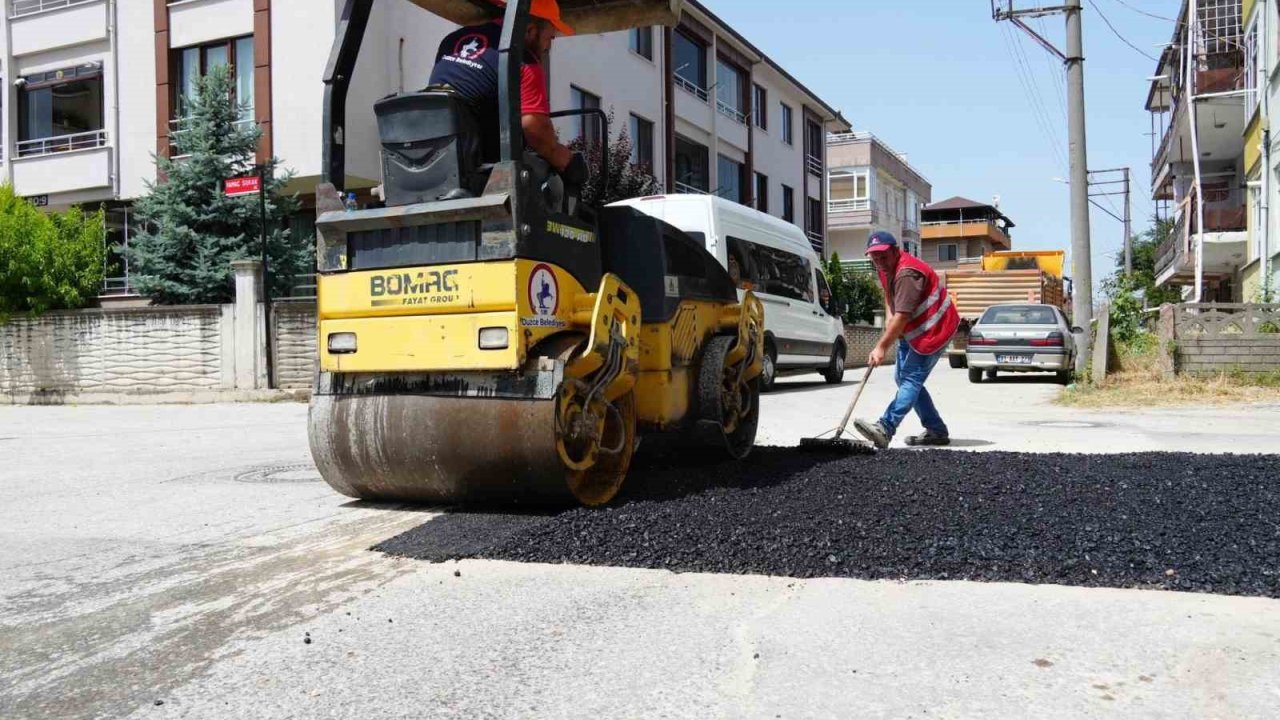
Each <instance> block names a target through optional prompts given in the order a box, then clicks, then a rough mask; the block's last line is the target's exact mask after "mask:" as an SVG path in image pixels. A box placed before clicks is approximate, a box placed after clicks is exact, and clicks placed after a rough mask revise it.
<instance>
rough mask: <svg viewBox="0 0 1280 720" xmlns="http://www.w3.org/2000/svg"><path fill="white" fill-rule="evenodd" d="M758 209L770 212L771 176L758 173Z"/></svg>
mask: <svg viewBox="0 0 1280 720" xmlns="http://www.w3.org/2000/svg"><path fill="white" fill-rule="evenodd" d="M756 209H757V210H759V211H760V212H762V213H767V212H769V176H768V175H761V174H760V173H756Z"/></svg>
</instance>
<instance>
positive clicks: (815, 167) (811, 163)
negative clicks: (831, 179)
mask: <svg viewBox="0 0 1280 720" xmlns="http://www.w3.org/2000/svg"><path fill="white" fill-rule="evenodd" d="M804 166H805V167H806V168H808V170H809V173H810V174H813V175H817V176H818V177H822V167H823V163H822V158H820V157H816V156H814V155H809V154H805V156H804Z"/></svg>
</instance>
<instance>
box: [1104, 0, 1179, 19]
mask: <svg viewBox="0 0 1280 720" xmlns="http://www.w3.org/2000/svg"><path fill="white" fill-rule="evenodd" d="M1115 2H1117V3H1119V4H1120V5H1123V6H1124V7H1127V8H1129V9H1130V10H1132V11H1134V12H1136V13H1138V14H1139V15H1146V16H1147V17H1149V18H1155V19H1156V20H1164V21H1166V22H1178V21H1177V20H1175V19H1173V18H1171V17H1165V16H1163V15H1156V14H1155V13H1149V12H1147V11H1146V10H1143V9H1142V8H1136V7H1134V6H1132V5H1130V4H1129V3H1127V2H1125V1H1124V0H1115Z"/></svg>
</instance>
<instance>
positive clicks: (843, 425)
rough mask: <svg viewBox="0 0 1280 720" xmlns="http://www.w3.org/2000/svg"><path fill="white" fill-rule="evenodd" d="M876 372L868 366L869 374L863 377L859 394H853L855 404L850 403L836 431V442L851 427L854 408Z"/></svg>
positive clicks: (872, 367)
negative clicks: (850, 422)
mask: <svg viewBox="0 0 1280 720" xmlns="http://www.w3.org/2000/svg"><path fill="white" fill-rule="evenodd" d="M872 370H875V367H874V366H872V365H868V366H867V372H866V373H865V374H863V376H862V383H861V384H860V385H858V392H856V393H854V394H853V402H851V403H849V409H848V410H847V411H846V412H845V414H844V420H842V421H841V422H840V427H839V428H838V429H837V430H836V440H839V439H840V436H841V435H844V431H845V428H847V427H849V418H851V417H853V408H854V407H856V406H857V404H858V398H860V397H862V391H863V390H865V389H866V387H867V381H868V380H870V379H871V371H872Z"/></svg>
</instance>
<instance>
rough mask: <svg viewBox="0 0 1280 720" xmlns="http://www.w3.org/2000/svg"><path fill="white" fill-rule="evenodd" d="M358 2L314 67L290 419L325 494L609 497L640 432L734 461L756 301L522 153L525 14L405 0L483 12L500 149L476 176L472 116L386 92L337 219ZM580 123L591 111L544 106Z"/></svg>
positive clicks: (569, 14) (743, 424)
mask: <svg viewBox="0 0 1280 720" xmlns="http://www.w3.org/2000/svg"><path fill="white" fill-rule="evenodd" d="M373 2H374V0H346V2H345V3H344V6H343V9H342V14H341V16H340V22H339V26H338V33H337V38H336V40H335V45H334V48H333V51H332V54H331V57H330V60H329V65H328V68H327V69H326V72H325V85H326V89H325V106H324V118H323V123H324V140H323V142H324V159H325V160H324V162H325V164H324V168H323V173H324V176H323V178H322V182H321V184H320V185H319V186H318V188H317V191H316V194H317V206H318V207H317V213H318V215H317V219H316V228H317V235H318V239H317V271H318V273H317V307H318V315H317V317H318V326H319V327H318V332H319V338H318V340H319V346H318V349H319V374H318V378H317V381H316V387H315V391H314V393H313V397H312V401H311V405H310V409H309V413H308V437H309V441H310V447H311V453H312V456H313V458H314V459H315V462H316V466H317V467H318V469H319V471H320V474H321V476H322V477H323V478H324V480H325V481H326V482H327V483H328V484H329V485H330V486H331V487H332V488H334V489H335V490H336V491H338V492H340V493H343V494H345V495H349V496H351V497H355V498H361V499H369V500H392V501H417V502H428V503H470V502H483V503H486V504H539V505H545V504H552V505H564V504H574V503H580V504H583V505H588V506H594V505H601V504H604V503H607V502H609V501H610V500H611V499H612V498H613V497H614V496H615V495H616V494H617V492H618V491H619V489H620V488H621V486H622V483H623V481H624V479H625V478H626V475H627V471H628V468H629V466H630V463H631V459H632V456H633V453H634V452H635V449H636V447H637V445H638V443H639V440H638V438H639V437H640V436H642V435H646V434H659V433H663V434H670V435H674V436H676V439H677V444H688V445H693V446H694V447H697V448H702V450H700V452H708V451H710V452H716V453H721V454H723V455H726V456H728V457H732V458H739V459H741V458H744V457H745V456H746V455H747V454H748V453H749V452H750V451H751V448H752V446H753V445H754V444H755V435H756V427H757V423H758V419H759V412H760V403H759V392H760V387H759V379H760V374H761V372H762V370H763V358H764V309H763V306H762V305H761V303H760V301H759V300H758V299H756V297H755V296H754V295H753V294H751V293H746V294H745V295H744V296H742V297H741V298H740V297H739V295H738V292H737V288H736V287H735V285H734V283H733V281H732V280H731V279H730V277H729V275H728V273H727V271H725V270H724V268H722V267H721V266H720V264H719V263H718V262H717V261H716V259H715V258H714V257H713V256H711V255H710V254H709V253H708V252H707V251H706V249H705V247H704V246H703V244H702V243H701V242H699V241H696V240H694V239H692V238H690V237H689V236H688V235H686V234H685V233H683V232H681V231H680V230H678V229H676V228H675V227H673V226H671V225H668V224H666V223H665V222H663V221H661V220H658V219H655V218H652V217H649V216H646V215H643V214H641V213H639V212H637V211H636V210H635V209H634V208H629V207H604V208H597V207H588V206H586V205H585V204H584V203H582V202H581V192H580V189H575V188H572V187H569V185H568V184H567V183H565V182H564V181H563V179H561V178H558V176H557V175H556V174H555V173H554V172H552V171H551V170H550V168H549V167H548V165H547V163H546V162H545V161H543V160H542V159H541V158H539V157H538V156H537V155H536V154H535V153H533V152H532V151H530V150H528V149H527V148H526V147H525V145H524V134H523V131H522V128H521V114H520V102H519V100H520V63H519V62H518V61H516V60H513V59H519V58H523V57H524V48H523V38H524V37H525V28H526V27H527V25H528V23H529V20H530V15H529V8H530V0H511V1H510V2H508V3H507V4H506V5H505V8H504V7H502V6H501V5H496V4H493V3H490V2H488V0H412V2H413V4H415V5H417V6H418V7H420V8H422V9H423V10H424V11H426V12H434V13H436V14H437V15H439V16H441V17H443V18H445V19H447V20H450V21H452V22H454V23H458V24H459V25H472V24H476V23H483V22H489V21H491V20H497V19H501V20H502V23H503V32H502V35H501V45H500V61H499V86H500V90H499V95H500V102H499V108H500V110H499V113H500V117H499V125H500V127H501V133H500V138H499V143H498V144H499V145H500V148H495V149H494V152H497V153H498V154H499V156H498V157H496V158H493V161H492V162H486V158H485V157H483V156H482V155H483V153H484V152H485V151H484V150H483V149H482V148H483V146H484V143H483V142H482V139H483V138H481V137H480V136H479V134H480V133H481V123H480V122H478V121H477V119H476V118H475V116H474V111H472V109H471V108H469V107H463V106H462V105H461V102H462V101H461V100H460V98H459V97H457V96H456V95H455V94H454V93H452V92H449V91H448V90H447V89H445V90H440V91H434V90H427V91H422V92H408V93H399V94H396V95H392V96H390V97H387V98H384V99H382V100H380V101H378V102H377V103H376V105H375V108H374V110H375V116H376V118H377V123H378V132H379V138H380V141H381V161H382V168H383V171H382V175H383V178H382V179H383V196H384V200H385V207H380V208H370V209H353V208H350V207H347V206H345V205H344V203H343V190H344V188H343V186H342V185H343V182H344V178H345V152H346V148H345V146H344V142H343V138H344V137H346V136H347V133H346V131H345V127H344V124H345V101H346V96H347V90H348V88H349V85H350V83H351V80H352V76H353V71H354V69H355V65H356V60H357V57H358V56H359V52H360V45H361V39H362V37H363V35H364V30H365V28H366V26H367V24H368V21H369V16H370V12H371V10H372V6H373ZM560 7H561V9H562V11H563V17H564V19H565V21H566V22H568V23H569V24H571V25H572V26H574V27H575V28H576V30H577V31H578V32H579V33H588V32H590V33H604V32H614V31H622V30H628V29H631V28H635V27H645V26H652V25H673V24H675V23H676V22H677V21H678V18H679V15H680V9H681V5H680V2H679V0H560ZM381 50H382V49H381V48H372V51H375V52H381ZM575 114H592V115H594V116H595V117H597V118H598V121H599V123H600V124H601V125H604V124H605V122H606V120H607V118H606V117H605V114H604V113H603V112H601V111H599V110H571V111H565V112H559V113H553V114H552V115H553V117H557V116H564V115H575ZM608 135H609V133H608V130H607V128H606V130H605V132H604V138H603V139H602V142H604V143H607V142H608ZM609 157H610V155H609V152H608V149H607V147H606V148H605V150H604V152H602V153H600V162H601V163H602V164H603V163H607V162H608V158H609ZM595 177H596V178H597V179H600V180H601V181H603V179H604V178H607V177H608V169H607V166H605V167H600V168H598V172H597V173H596V175H595Z"/></svg>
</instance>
